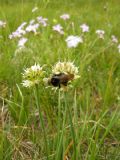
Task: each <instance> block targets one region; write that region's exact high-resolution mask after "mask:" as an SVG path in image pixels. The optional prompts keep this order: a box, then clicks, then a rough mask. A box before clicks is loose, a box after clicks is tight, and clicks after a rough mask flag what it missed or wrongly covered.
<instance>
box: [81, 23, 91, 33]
mask: <svg viewBox="0 0 120 160" xmlns="http://www.w3.org/2000/svg"><path fill="white" fill-rule="evenodd" d="M80 28H81V29H82V32H89V26H88V25H86V24H82V25H81V26H80Z"/></svg>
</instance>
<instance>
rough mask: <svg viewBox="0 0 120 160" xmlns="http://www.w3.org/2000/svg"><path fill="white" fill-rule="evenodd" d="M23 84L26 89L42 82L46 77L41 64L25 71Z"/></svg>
mask: <svg viewBox="0 0 120 160" xmlns="http://www.w3.org/2000/svg"><path fill="white" fill-rule="evenodd" d="M22 75H23V81H22V84H23V86H24V87H32V86H34V85H36V84H39V83H40V82H41V79H43V77H44V71H43V68H42V67H41V66H40V65H39V64H35V65H33V66H31V67H30V68H27V69H25V70H24V73H23V74H22Z"/></svg>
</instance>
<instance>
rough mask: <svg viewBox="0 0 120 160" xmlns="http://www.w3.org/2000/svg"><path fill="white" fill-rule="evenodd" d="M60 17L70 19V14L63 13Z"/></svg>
mask: <svg viewBox="0 0 120 160" xmlns="http://www.w3.org/2000/svg"><path fill="white" fill-rule="evenodd" d="M60 18H61V19H63V20H68V19H70V15H69V14H67V13H65V14H63V15H61V16H60Z"/></svg>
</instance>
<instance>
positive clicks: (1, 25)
mask: <svg viewBox="0 0 120 160" xmlns="http://www.w3.org/2000/svg"><path fill="white" fill-rule="evenodd" d="M5 26H6V22H4V21H1V20H0V28H5Z"/></svg>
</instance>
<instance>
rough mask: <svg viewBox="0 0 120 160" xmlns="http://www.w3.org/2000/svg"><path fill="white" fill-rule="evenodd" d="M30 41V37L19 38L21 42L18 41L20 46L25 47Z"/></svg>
mask: <svg viewBox="0 0 120 160" xmlns="http://www.w3.org/2000/svg"><path fill="white" fill-rule="evenodd" d="M27 41H28V39H27V38H24V37H23V38H21V39H20V40H19V42H18V47H19V48H22V47H24V46H25V43H26V42H27Z"/></svg>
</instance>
